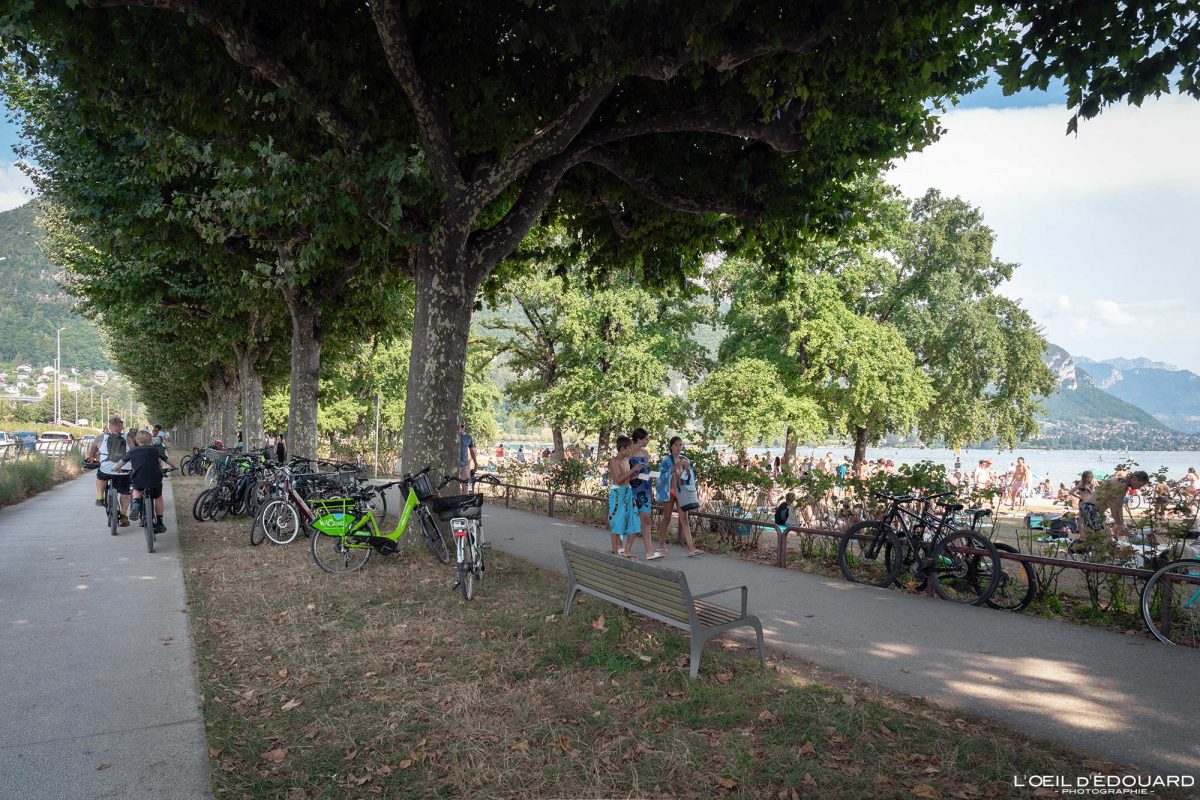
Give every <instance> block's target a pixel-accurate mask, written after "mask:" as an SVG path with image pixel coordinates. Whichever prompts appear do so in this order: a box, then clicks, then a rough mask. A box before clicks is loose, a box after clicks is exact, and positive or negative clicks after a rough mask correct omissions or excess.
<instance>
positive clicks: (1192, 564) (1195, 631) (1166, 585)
mask: <svg viewBox="0 0 1200 800" xmlns="http://www.w3.org/2000/svg"><path fill="white" fill-rule="evenodd" d="M1141 607H1142V621H1143V622H1145V623H1146V627H1147V628H1149V629H1150V633H1152V634H1154V638H1155V639H1158V640H1159V641H1160V642H1164V643H1165V644H1181V645H1187V646H1189V647H1200V559H1197V558H1181V559H1178V560H1176V561H1172V562H1170V563H1169V564H1166V565H1164V566H1162V567H1159V569H1158V570H1157V571H1155V573H1154V574H1153V575H1151V576H1150V580H1148V581H1146V586H1145V587H1144V588H1143V589H1142V602H1141Z"/></svg>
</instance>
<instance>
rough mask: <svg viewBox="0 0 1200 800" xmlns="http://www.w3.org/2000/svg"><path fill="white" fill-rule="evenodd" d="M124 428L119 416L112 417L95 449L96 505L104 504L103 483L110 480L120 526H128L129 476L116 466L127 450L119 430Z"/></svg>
mask: <svg viewBox="0 0 1200 800" xmlns="http://www.w3.org/2000/svg"><path fill="white" fill-rule="evenodd" d="M124 428H125V422H124V421H123V420H122V419H121V418H120V417H113V418H112V419H110V420H109V421H108V433H107V434H105V435H104V436H103V437H101V441H100V446H99V448H98V449H97V457H98V458H99V459H100V469H98V470H96V488H97V496H96V505H98V506H103V505H104V484H105V483H107V482H109V481H112V485H113V489H114V490H115V491H116V492H117V494H118V502H119V504H120V509H121V510H120V512H119V513H120V525H121V527H122V528H128V527H129V476H128V475H125V474H122V472H121V470H120V468H118V467H117V462H118V461H120V460H121V459H122V458H124V457H125V453H126V452H127V451H128V450H129V442H128V440H126V438H125V434H124V433H122V432H121V431H122V430H123V429H124Z"/></svg>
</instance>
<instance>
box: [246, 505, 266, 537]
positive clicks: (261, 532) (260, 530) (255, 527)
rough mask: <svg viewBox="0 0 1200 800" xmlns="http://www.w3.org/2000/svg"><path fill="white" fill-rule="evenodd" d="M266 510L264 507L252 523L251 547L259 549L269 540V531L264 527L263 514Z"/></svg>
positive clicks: (259, 510)
mask: <svg viewBox="0 0 1200 800" xmlns="http://www.w3.org/2000/svg"><path fill="white" fill-rule="evenodd" d="M265 508H266V506H263V507H262V508H260V509H258V511H257V512H255V514H254V518H253V519H252V520H251V521H250V546H251V547H258V546H259V545H260V544H262V543H263V542H265V541H266V540H267V529H266V528H264V527H263V521H262V516H263V515H262V512H263V510H264V509H265Z"/></svg>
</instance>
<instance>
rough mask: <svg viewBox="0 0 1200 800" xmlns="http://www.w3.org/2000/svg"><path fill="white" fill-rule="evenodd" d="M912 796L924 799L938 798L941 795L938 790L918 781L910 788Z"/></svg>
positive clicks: (935, 799)
mask: <svg viewBox="0 0 1200 800" xmlns="http://www.w3.org/2000/svg"><path fill="white" fill-rule="evenodd" d="M912 793H913V797H923V798H926V800H938V799H939V798H940V797H941V795H940V794H938V790H937V789H935V788H933V787H932V786H930V785H929V784H927V783H918V784H917V785H916V786H914V787H913V788H912Z"/></svg>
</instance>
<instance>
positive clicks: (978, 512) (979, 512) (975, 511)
mask: <svg viewBox="0 0 1200 800" xmlns="http://www.w3.org/2000/svg"><path fill="white" fill-rule="evenodd" d="M970 511H971V516H972V518H973V519H975V520H976V521H979V520H981V519H983V518H984V517H990V516H991V515H992V510H991V509H990V508H972V509H970Z"/></svg>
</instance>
